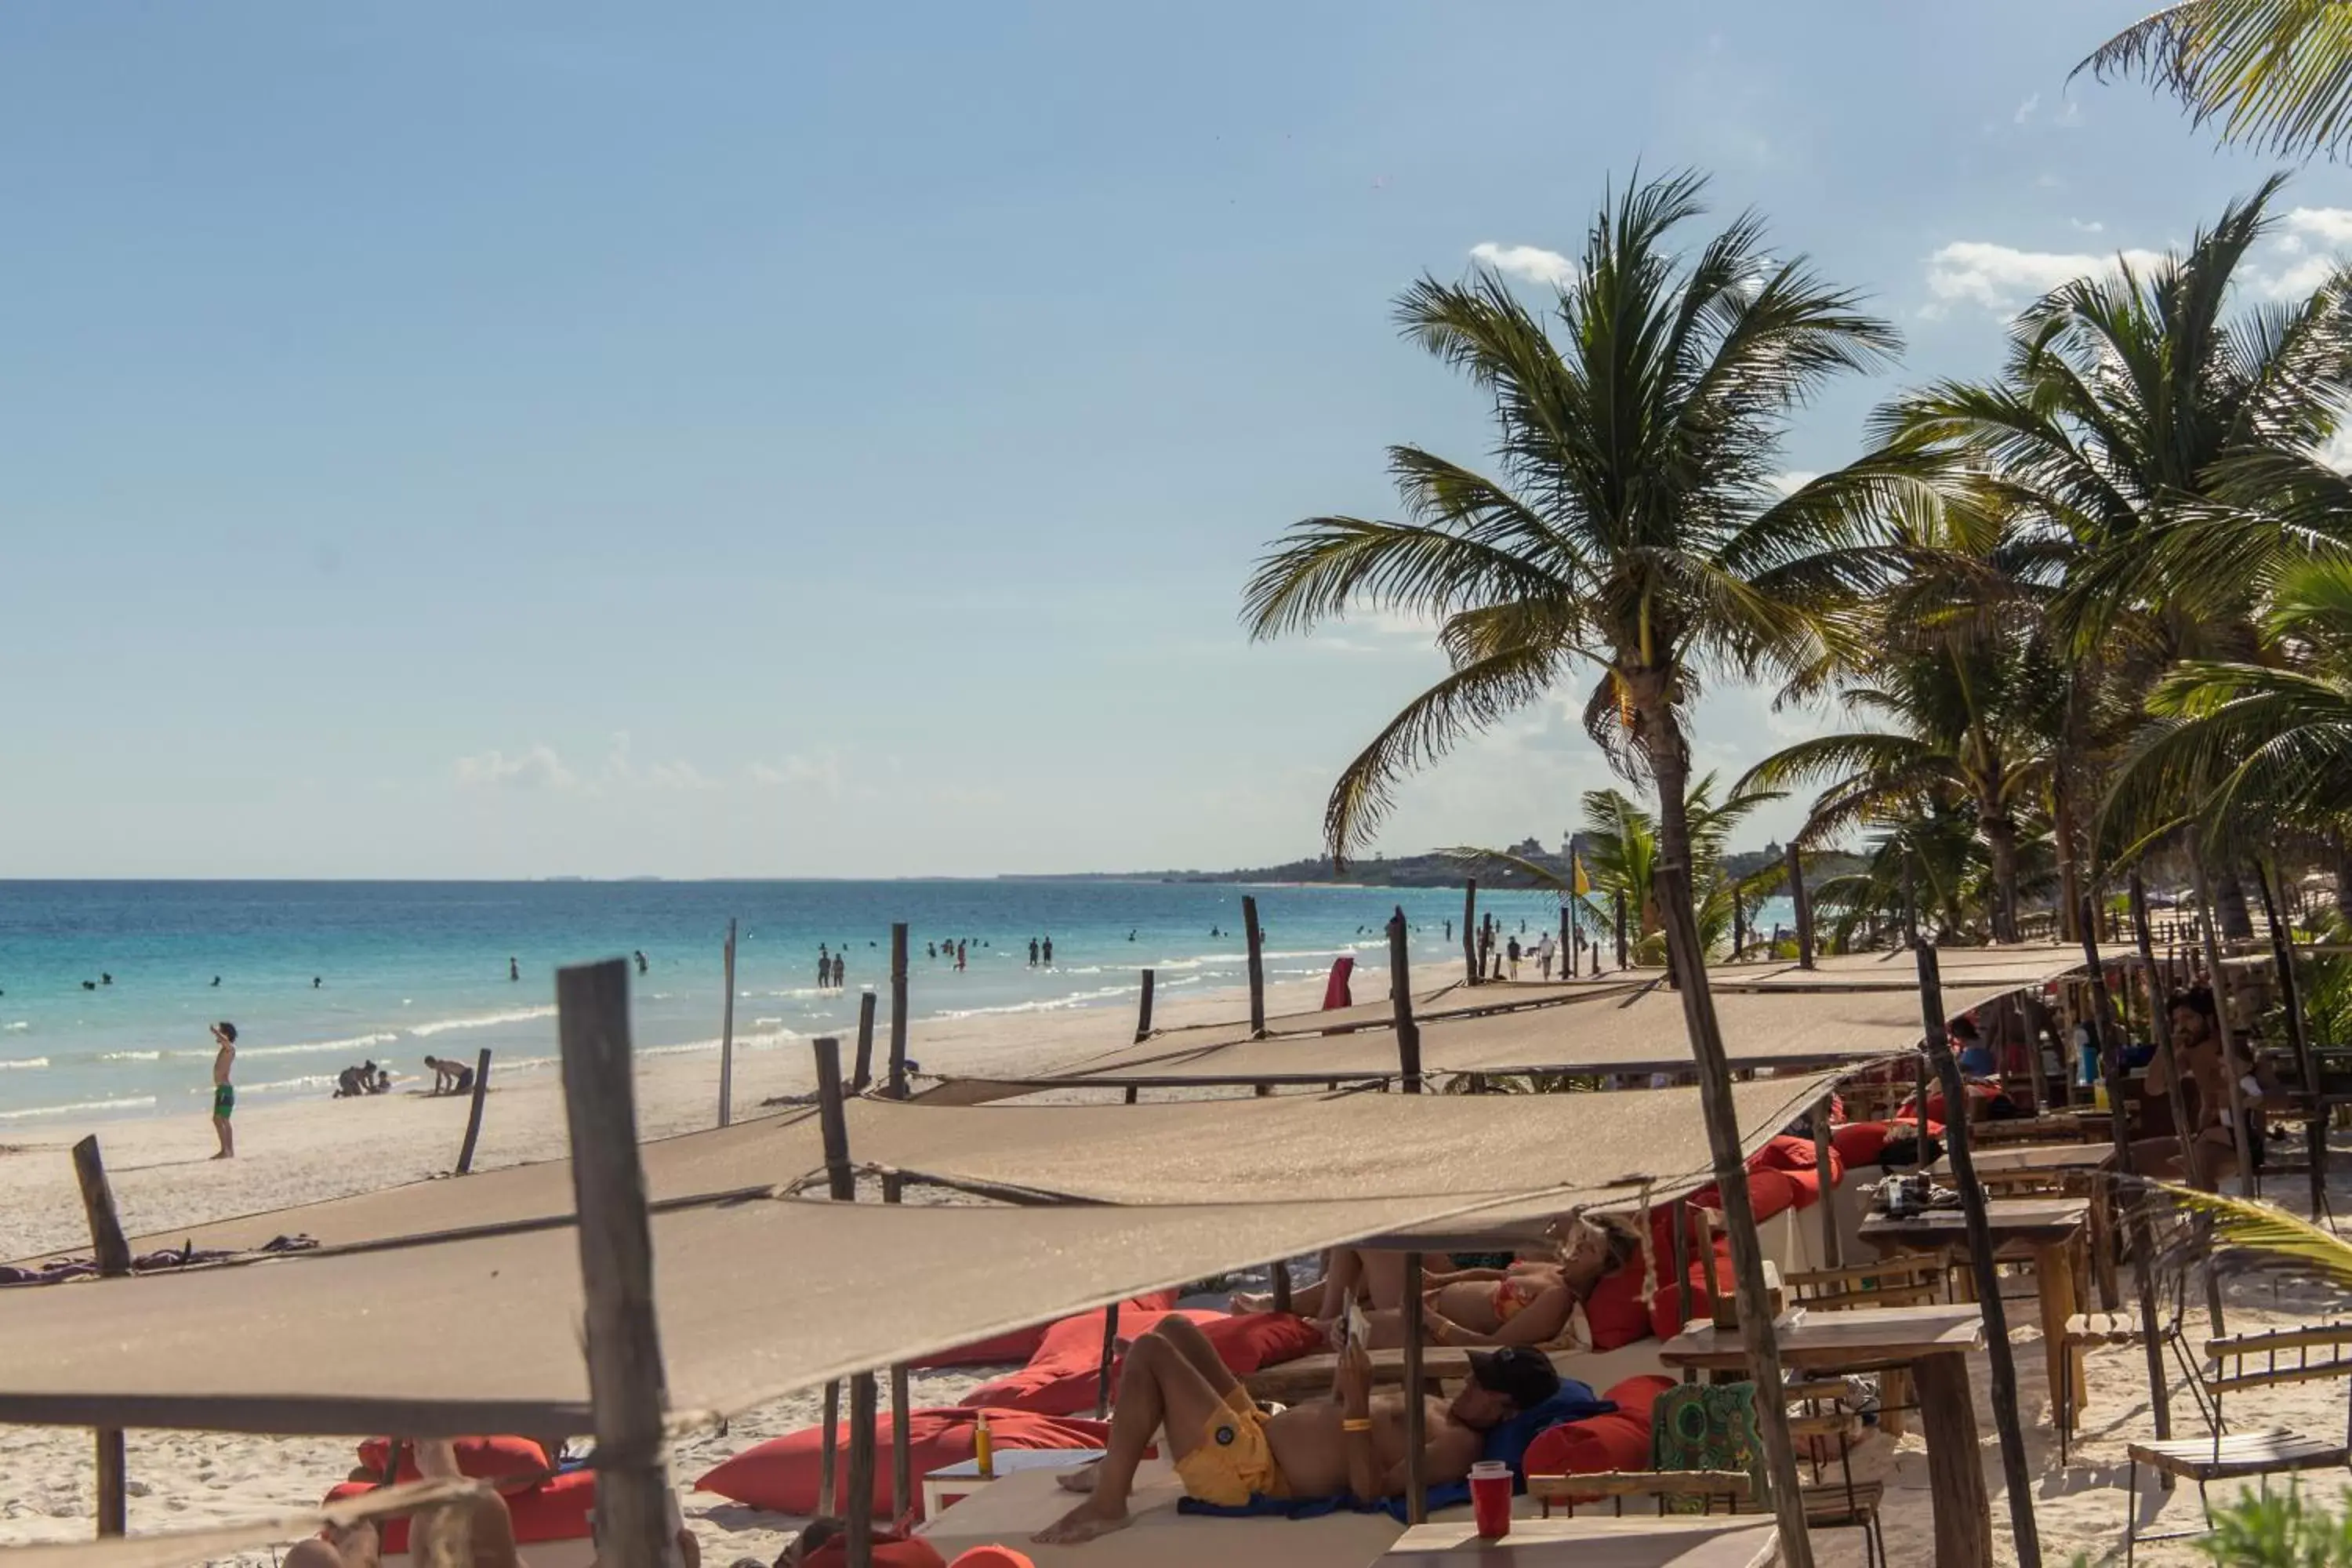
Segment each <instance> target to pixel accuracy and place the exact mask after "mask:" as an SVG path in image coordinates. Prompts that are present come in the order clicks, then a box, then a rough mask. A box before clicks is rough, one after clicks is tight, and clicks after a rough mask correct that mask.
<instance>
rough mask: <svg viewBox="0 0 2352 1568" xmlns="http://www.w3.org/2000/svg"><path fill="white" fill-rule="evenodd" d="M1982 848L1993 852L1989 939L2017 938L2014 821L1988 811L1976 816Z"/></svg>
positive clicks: (2011, 940)
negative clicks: (1983, 844) (1982, 836)
mask: <svg viewBox="0 0 2352 1568" xmlns="http://www.w3.org/2000/svg"><path fill="white" fill-rule="evenodd" d="M1977 826H1978V829H1979V831H1980V832H1982V833H1983V834H1984V837H1985V847H1986V848H1988V849H1990V850H1991V851H1992V898H1991V899H1990V900H1989V902H1990V904H1991V906H1992V908H1991V910H1990V913H1991V915H1992V922H1991V923H1992V939H1993V941H1995V942H2015V941H2016V940H2017V824H2015V823H2014V822H2011V820H2010V819H2009V818H2008V817H2006V816H1995V815H1992V814H1990V813H1988V814H1986V815H1985V816H1981V817H1979V818H1978V820H1977Z"/></svg>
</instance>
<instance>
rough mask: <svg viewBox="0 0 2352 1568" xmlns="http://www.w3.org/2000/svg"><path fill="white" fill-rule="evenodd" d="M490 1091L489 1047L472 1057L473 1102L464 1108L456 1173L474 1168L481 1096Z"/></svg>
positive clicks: (480, 1122)
mask: <svg viewBox="0 0 2352 1568" xmlns="http://www.w3.org/2000/svg"><path fill="white" fill-rule="evenodd" d="M489 1092H490V1047H488V1046H484V1047H482V1054H481V1055H480V1056H478V1057H477V1058H474V1102H473V1103H472V1104H471V1105H468V1106H467V1108H466V1137H465V1141H464V1142H461V1143H459V1144H458V1145H457V1174H459V1175H461V1176H462V1175H465V1174H467V1173H469V1172H471V1171H472V1170H473V1168H474V1143H475V1141H476V1140H477V1139H478V1138H480V1137H481V1135H482V1097H483V1096H484V1095H486V1094H488V1093H489Z"/></svg>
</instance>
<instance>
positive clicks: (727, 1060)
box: [719, 919, 735, 1127]
mask: <svg viewBox="0 0 2352 1568" xmlns="http://www.w3.org/2000/svg"><path fill="white" fill-rule="evenodd" d="M723 967H724V968H725V969H726V972H727V1000H726V1003H725V1004H724V1005H722V1006H720V1008H719V1126H721V1127H724V1126H726V1125H727V1124H728V1123H730V1122H731V1121H734V1120H735V922H734V921H733V920H732V919H730V920H729V921H728V922H727V952H726V962H725V963H724V965H723Z"/></svg>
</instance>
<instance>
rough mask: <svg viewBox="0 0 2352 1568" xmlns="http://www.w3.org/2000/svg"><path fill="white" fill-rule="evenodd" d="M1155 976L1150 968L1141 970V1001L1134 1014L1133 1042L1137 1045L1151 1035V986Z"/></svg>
mask: <svg viewBox="0 0 2352 1568" xmlns="http://www.w3.org/2000/svg"><path fill="white" fill-rule="evenodd" d="M1156 978H1157V976H1155V975H1154V974H1153V973H1152V972H1151V971H1150V970H1149V969H1147V970H1145V971H1144V972H1143V1001H1142V1003H1141V1005H1139V1006H1138V1008H1137V1009H1136V1014H1135V1043H1136V1044H1137V1045H1141V1044H1142V1043H1143V1042H1144V1041H1146V1040H1148V1039H1150V1037H1151V986H1152V982H1153V981H1154V980H1155V979H1156Z"/></svg>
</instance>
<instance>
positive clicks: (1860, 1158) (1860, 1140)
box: [1830, 1121, 1886, 1170]
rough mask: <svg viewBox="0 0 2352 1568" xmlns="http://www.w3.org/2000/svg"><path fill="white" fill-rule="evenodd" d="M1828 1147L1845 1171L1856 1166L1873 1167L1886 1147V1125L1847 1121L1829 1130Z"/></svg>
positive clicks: (1875, 1122) (1873, 1122)
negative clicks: (1835, 1153) (1836, 1156)
mask: <svg viewBox="0 0 2352 1568" xmlns="http://www.w3.org/2000/svg"><path fill="white" fill-rule="evenodd" d="M1830 1146H1831V1147H1832V1148H1833V1149H1835V1150H1836V1151H1837V1155H1838V1159H1839V1160H1840V1161H1842V1162H1843V1163H1844V1165H1845V1168H1846V1169H1847V1170H1852V1169H1853V1168H1854V1167H1855V1166H1857V1165H1875V1164H1877V1163H1878V1152H1879V1151H1880V1150H1882V1149H1884V1148H1885V1147H1886V1123H1885V1122H1884V1121H1848V1122H1845V1123H1843V1125H1841V1126H1837V1127H1832V1128H1831V1129H1830Z"/></svg>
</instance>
